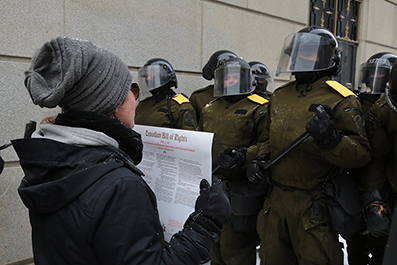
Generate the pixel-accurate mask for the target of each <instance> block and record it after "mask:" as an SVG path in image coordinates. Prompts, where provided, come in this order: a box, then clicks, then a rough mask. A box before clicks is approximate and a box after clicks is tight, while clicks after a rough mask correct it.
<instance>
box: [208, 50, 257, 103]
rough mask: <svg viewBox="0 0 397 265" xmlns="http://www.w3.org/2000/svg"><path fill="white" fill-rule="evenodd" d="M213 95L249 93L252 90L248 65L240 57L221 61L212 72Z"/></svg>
mask: <svg viewBox="0 0 397 265" xmlns="http://www.w3.org/2000/svg"><path fill="white" fill-rule="evenodd" d="M214 79H215V82H214V97H221V96H233V95H243V94H249V93H251V92H252V91H253V87H252V72H251V67H250V65H249V64H248V63H247V62H246V61H244V60H243V59H240V58H231V59H228V60H226V61H224V62H223V64H222V65H221V66H219V67H218V68H217V69H216V70H215V73H214Z"/></svg>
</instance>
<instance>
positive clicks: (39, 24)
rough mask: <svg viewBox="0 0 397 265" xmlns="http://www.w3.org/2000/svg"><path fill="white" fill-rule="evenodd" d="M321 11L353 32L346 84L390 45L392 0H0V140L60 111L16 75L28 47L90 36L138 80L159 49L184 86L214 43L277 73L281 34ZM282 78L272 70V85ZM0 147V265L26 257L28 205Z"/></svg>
mask: <svg viewBox="0 0 397 265" xmlns="http://www.w3.org/2000/svg"><path fill="white" fill-rule="evenodd" d="M353 6H354V8H355V11H356V13H355V14H354V15H353V16H352V15H351V13H349V14H350V15H349V14H348V13H347V8H349V10H350V7H353ZM323 14H324V15H325V16H326V17H327V16H328V19H329V18H330V17H331V20H332V19H333V20H332V22H329V21H328V23H329V25H331V24H332V23H334V24H333V25H334V26H335V29H337V28H338V27H339V30H340V29H341V28H340V26H341V25H340V24H338V23H342V24H343V23H346V26H345V24H343V25H342V27H344V29H347V28H349V30H352V29H353V28H354V30H355V32H354V34H353V35H354V36H353V37H352V38H348V39H347V40H346V39H343V38H344V37H343V36H342V35H341V36H340V39H341V40H343V41H345V43H347V44H348V45H347V46H349V47H350V49H352V51H354V54H352V53H350V52H349V51H348V50H346V51H344V53H343V55H345V56H347V57H348V58H347V57H346V58H347V59H348V60H350V61H349V62H350V65H351V67H350V70H348V72H345V73H346V74H347V76H350V79H351V80H348V81H343V80H342V81H343V82H342V83H345V85H349V84H347V83H350V86H352V87H353V86H354V83H357V74H356V73H358V69H359V65H360V64H361V63H362V62H364V61H365V60H366V59H367V58H369V57H370V56H371V55H372V54H374V53H377V52H383V51H388V52H393V53H397V37H396V36H397V0H359V1H354V0H332V1H330V0H167V1H160V0H144V1H142V0H113V1H107V0H55V1H54V0H28V1H27V0H0V22H1V23H0V128H1V131H0V145H2V144H5V143H7V142H9V140H11V139H16V138H20V137H23V134H24V129H25V124H26V123H27V122H29V121H30V120H34V121H37V122H40V121H41V120H42V118H44V117H46V116H50V115H54V114H56V113H57V112H59V109H51V110H48V109H41V108H40V107H38V106H35V105H33V104H32V103H31V100H30V97H29V95H28V93H27V91H26V89H25V87H24V84H23V80H24V71H25V70H27V69H28V67H29V63H30V58H31V56H32V55H33V53H34V51H35V50H36V49H38V48H39V47H40V46H41V45H42V44H43V43H44V42H46V41H48V40H50V38H52V37H56V36H59V35H70V36H73V37H77V38H81V39H89V40H92V41H93V42H94V43H96V44H98V45H100V46H102V47H104V48H107V49H109V50H111V51H113V52H114V53H116V54H117V55H119V56H120V57H121V58H122V60H124V62H126V63H127V65H128V66H129V68H130V70H131V72H132V74H133V75H134V78H135V80H136V73H137V70H138V69H139V67H140V66H142V65H143V64H144V63H145V61H147V60H149V59H151V58H155V57H160V58H164V59H166V60H168V61H169V62H170V63H171V64H172V65H173V67H174V69H175V70H176V73H177V77H178V82H179V87H178V91H179V92H183V93H185V94H187V95H190V93H191V92H192V91H193V90H195V89H198V88H201V87H204V86H206V85H207V84H208V83H209V82H208V81H206V80H204V79H203V78H202V76H201V69H202V67H203V65H204V64H205V63H206V61H207V60H208V58H209V57H210V55H211V54H212V53H213V52H215V51H217V50H221V49H226V50H231V51H233V52H235V53H236V54H237V55H239V56H241V57H243V59H245V60H246V61H253V60H255V61H260V62H263V63H265V64H266V65H267V66H268V67H269V68H270V69H271V70H272V71H273V73H274V72H275V69H276V67H277V63H278V59H279V56H280V51H281V48H282V45H283V41H284V38H285V37H286V36H287V35H289V34H292V33H295V32H297V31H298V30H300V29H301V28H303V27H305V26H307V25H309V23H311V22H312V21H315V19H313V15H317V16H322V15H323ZM317 21H322V20H321V19H319V18H318V19H317ZM319 23H321V22H319ZM349 23H350V24H349ZM287 81H288V79H280V78H277V77H276V78H275V83H276V87H277V86H279V85H281V84H283V83H285V82H287ZM0 154H1V156H2V157H3V158H4V160H5V161H6V165H5V169H4V171H3V173H2V174H1V176H0V265H2V264H30V263H31V262H32V250H31V243H30V224H29V219H28V212H27V209H26V208H25V207H24V205H23V204H22V202H21V200H20V199H19V196H18V193H17V187H18V185H19V183H20V181H21V179H22V177H23V172H22V170H21V168H20V167H19V163H18V160H17V157H16V154H15V152H14V151H13V149H12V148H7V149H5V150H2V151H1V153H0Z"/></svg>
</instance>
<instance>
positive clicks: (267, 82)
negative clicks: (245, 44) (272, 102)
mask: <svg viewBox="0 0 397 265" xmlns="http://www.w3.org/2000/svg"><path fill="white" fill-rule="evenodd" d="M248 64H249V65H250V66H251V71H252V75H253V76H254V77H255V84H256V85H255V90H254V93H257V94H258V95H261V96H262V97H264V98H266V99H269V98H270V96H271V94H272V92H273V91H274V80H273V76H272V73H271V71H270V70H269V68H268V67H267V66H266V65H264V64H263V63H261V62H257V61H252V62H249V63H248Z"/></svg>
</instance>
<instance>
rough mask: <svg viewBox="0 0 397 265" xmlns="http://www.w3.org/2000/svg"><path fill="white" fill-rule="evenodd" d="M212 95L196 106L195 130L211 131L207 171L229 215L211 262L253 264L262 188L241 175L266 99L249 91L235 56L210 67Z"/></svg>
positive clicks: (247, 70) (245, 71)
mask: <svg viewBox="0 0 397 265" xmlns="http://www.w3.org/2000/svg"><path fill="white" fill-rule="evenodd" d="M214 79H215V83H214V96H215V97H216V99H214V100H212V101H211V102H210V103H208V104H207V105H206V106H205V107H204V108H203V110H202V114H201V118H200V130H202V131H205V132H213V133H214V139H213V144H212V168H213V175H214V176H216V177H218V178H219V179H222V182H223V185H224V187H225V189H226V192H227V194H228V196H229V200H230V203H231V208H232V215H231V218H230V219H229V220H228V221H227V223H226V224H225V227H224V231H223V232H222V234H221V237H220V240H219V242H217V243H216V244H215V245H214V247H213V248H212V250H211V264H212V265H221V264H222V265H224V264H227V265H255V264H256V247H257V245H259V237H258V234H257V232H256V218H257V214H258V212H259V211H260V209H261V208H262V203H263V199H264V191H263V190H262V188H261V186H260V185H259V184H256V183H250V182H249V181H248V179H247V177H246V169H245V166H246V165H248V163H249V162H250V161H251V160H252V159H253V158H254V157H256V156H257V155H258V149H259V146H260V143H261V142H263V141H264V140H265V135H264V131H263V130H262V129H261V128H262V127H263V126H264V120H265V116H266V112H267V102H268V100H267V99H265V98H263V97H261V96H260V95H258V94H252V92H253V86H252V72H251V67H250V65H249V64H248V63H247V62H245V61H244V60H242V59H240V58H231V59H228V60H226V61H225V62H224V63H223V64H222V65H221V66H219V67H218V68H217V69H216V70H215V74H214Z"/></svg>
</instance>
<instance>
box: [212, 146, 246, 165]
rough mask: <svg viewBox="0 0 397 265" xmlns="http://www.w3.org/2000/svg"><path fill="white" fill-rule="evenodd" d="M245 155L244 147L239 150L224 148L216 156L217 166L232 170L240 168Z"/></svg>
mask: <svg viewBox="0 0 397 265" xmlns="http://www.w3.org/2000/svg"><path fill="white" fill-rule="evenodd" d="M246 153H247V149H246V148H244V147H241V148H239V149H238V150H235V149H231V148H225V149H223V150H222V152H221V153H220V154H219V156H218V165H219V166H220V167H221V168H229V169H230V168H234V167H241V166H243V165H244V163H245V159H246V157H245V154H246Z"/></svg>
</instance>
